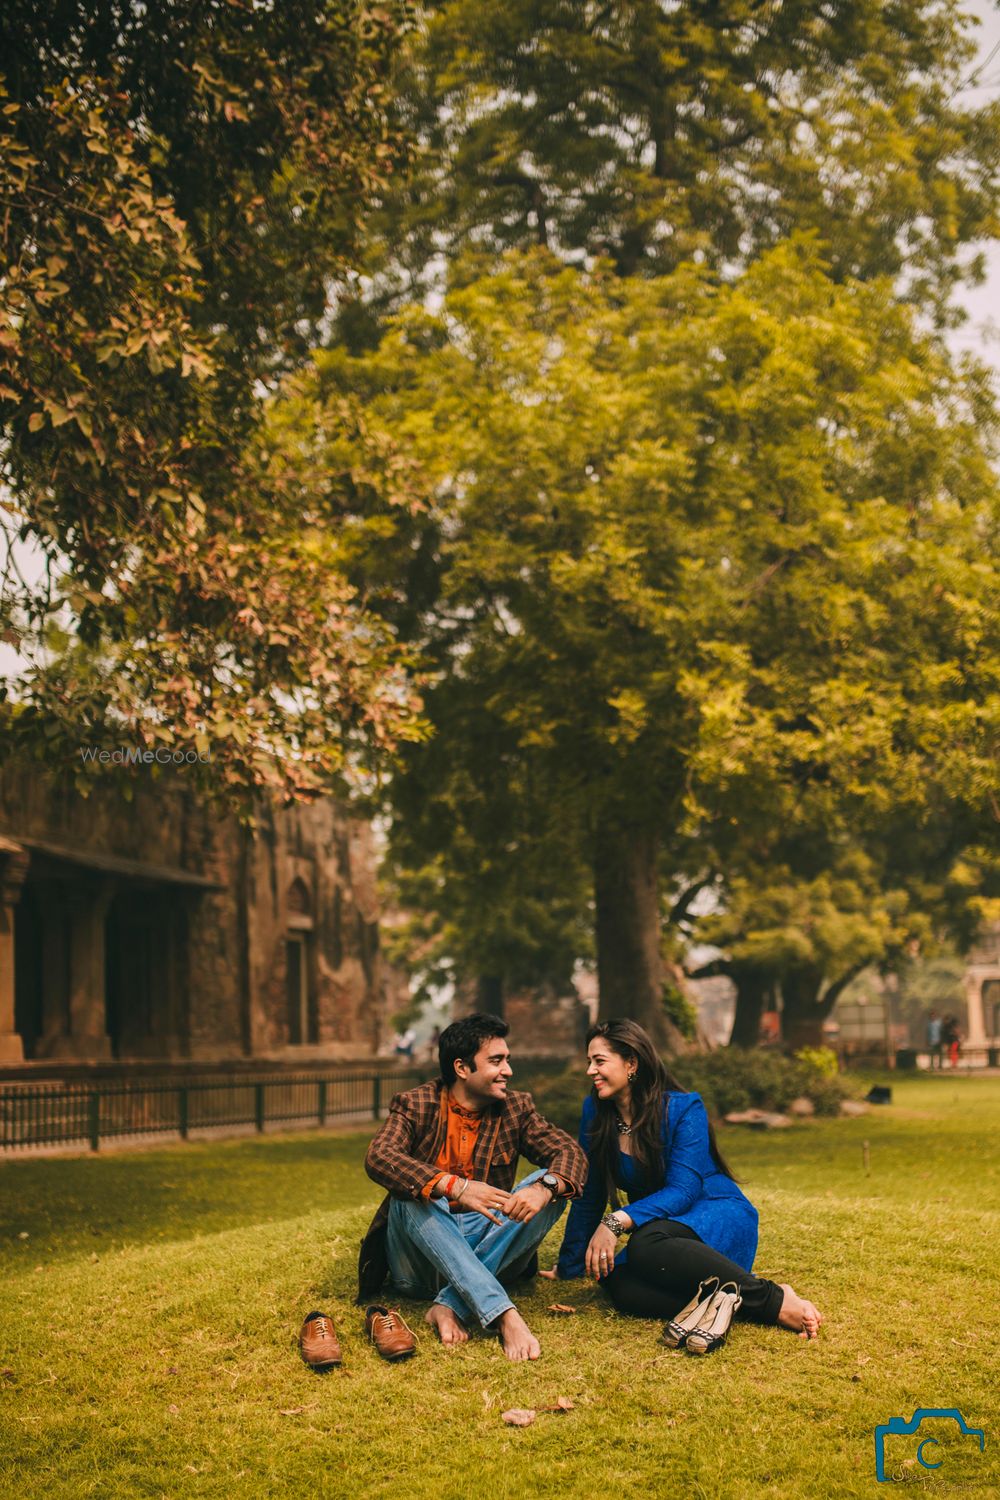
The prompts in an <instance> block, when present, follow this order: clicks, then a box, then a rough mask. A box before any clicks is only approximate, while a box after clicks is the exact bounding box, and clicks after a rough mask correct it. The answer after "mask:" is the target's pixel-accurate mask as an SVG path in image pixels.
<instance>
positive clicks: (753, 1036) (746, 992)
mask: <svg viewBox="0 0 1000 1500" xmlns="http://www.w3.org/2000/svg"><path fill="white" fill-rule="evenodd" d="M729 977H730V978H731V979H732V981H733V984H734V985H735V986H736V1015H735V1016H734V1017H733V1031H732V1035H731V1036H730V1038H729V1045H730V1047H756V1046H757V1044H758V1042H759V1041H760V1018H761V1016H762V1015H763V1014H764V1008H765V1002H766V1000H767V998H768V994H769V991H770V989H771V976H770V975H768V974H767V973H766V972H765V971H764V970H763V969H756V968H749V967H748V968H744V967H743V966H742V965H740V964H731V965H730V967H729Z"/></svg>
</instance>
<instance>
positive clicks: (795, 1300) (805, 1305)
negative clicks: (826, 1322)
mask: <svg viewBox="0 0 1000 1500" xmlns="http://www.w3.org/2000/svg"><path fill="white" fill-rule="evenodd" d="M778 1285H779V1286H780V1287H781V1290H782V1291H783V1292H784V1294H785V1296H784V1300H783V1301H782V1304H781V1311H780V1313H779V1314H778V1322H779V1323H780V1324H781V1326H782V1328H790V1329H791V1330H792V1332H793V1333H797V1334H798V1336H799V1338H801V1339H814V1338H815V1337H816V1335H817V1334H818V1333H819V1325H820V1324H821V1323H822V1321H823V1314H822V1313H821V1312H820V1310H819V1308H818V1307H817V1306H816V1305H815V1303H813V1302H807V1301H806V1299H805V1298H804V1297H800V1296H799V1294H798V1293H797V1292H795V1291H793V1290H792V1288H791V1287H790V1286H789V1285H788V1284H787V1282H784V1281H780V1282H779V1283H778Z"/></svg>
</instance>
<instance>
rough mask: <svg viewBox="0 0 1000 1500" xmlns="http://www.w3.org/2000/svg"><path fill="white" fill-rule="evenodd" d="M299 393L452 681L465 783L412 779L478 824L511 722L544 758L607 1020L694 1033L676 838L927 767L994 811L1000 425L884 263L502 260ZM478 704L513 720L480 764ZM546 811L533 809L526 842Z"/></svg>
mask: <svg viewBox="0 0 1000 1500" xmlns="http://www.w3.org/2000/svg"><path fill="white" fill-rule="evenodd" d="M457 279H459V280H462V279H463V278H457ZM349 399H353V400H354V401H356V402H357V403H358V405H359V407H360V408H363V423H362V420H361V417H360V416H359V418H358V432H359V435H358V436H357V437H356V438H354V439H352V438H351V437H349V436H348V435H347V433H346V428H345V424H344V420H343V410H344V402H345V400H349ZM291 409H292V410H294V411H296V412H298V413H299V418H298V421H299V423H300V425H301V427H302V428H303V429H306V430H308V431H309V433H310V434H311V438H310V440H311V441H315V435H316V433H317V432H322V433H325V435H326V446H325V448H324V450H323V451H324V462H325V464H326V466H327V467H328V469H329V471H330V473H331V475H333V476H339V477H340V479H341V482H343V483H345V484H347V483H348V482H350V483H353V485H354V497H355V507H356V514H355V519H354V521H353V523H352V524H350V525H348V526H347V527H346V529H345V539H344V545H345V548H346V549H347V550H348V551H350V552H353V554H354V556H355V559H356V566H357V567H358V568H359V570H360V571H361V572H363V573H364V575H365V576H366V577H367V578H368V579H369V580H370V583H371V586H372V588H373V590H375V588H376V581H377V579H378V577H379V570H380V569H381V570H382V572H381V576H382V578H383V580H384V583H383V590H382V594H381V598H380V600H379V602H380V605H381V607H382V609H383V610H384V612H385V614H386V615H387V617H388V618H390V619H392V620H393V621H394V623H395V624H396V625H397V627H398V628H400V629H404V630H405V631H406V633H407V635H408V636H409V637H410V638H411V639H412V640H414V641H415V642H417V643H419V645H420V648H421V650H422V652H423V654H424V658H425V661H426V662H427V664H428V667H429V669H430V671H431V674H432V678H436V679H437V685H435V683H434V682H433V681H432V685H431V686H430V688H429V690H428V695H427V703H428V716H429V718H430V721H431V723H432V725H433V726H434V727H435V728H436V730H437V731H438V734H439V735H440V736H441V737H442V738H443V739H444V741H445V743H446V744H447V745H449V746H457V747H458V748H455V749H453V750H452V751H451V753H452V754H453V755H454V758H455V765H456V775H455V777H453V778H451V779H447V772H448V767H447V758H445V759H444V760H442V757H440V756H439V757H438V758H437V760H436V762H435V764H436V766H437V772H436V785H437V791H435V778H434V777H431V778H428V779H424V780H421V756H420V754H418V753H415V754H414V755H413V756H412V757H411V760H410V770H411V775H413V776H415V777H416V778H417V785H418V787H422V788H423V789H424V791H425V792H426V793H427V794H428V795H429V796H431V797H432V798H435V797H436V798H437V800H438V803H439V805H441V806H442V807H444V806H446V798H447V797H450V798H451V799H452V804H451V806H452V810H451V813H450V819H451V824H452V826H453V827H455V828H456V829H457V828H466V827H469V826H471V825H470V823H469V822H468V821H463V820H462V818H461V817H460V815H459V812H458V802H457V801H456V793H459V794H460V787H461V780H460V778H461V777H462V776H465V777H466V778H468V776H469V774H470V769H471V771H472V775H473V783H472V785H473V789H474V793H475V796H476V797H477V798H481V797H482V796H483V795H484V794H486V795H488V787H489V783H490V778H491V777H492V778H497V777H502V776H505V775H509V774H510V772H509V769H508V770H507V771H504V770H503V769H502V766H501V763H500V761H499V760H498V759H497V758H495V757H494V756H493V753H492V749H491V745H492V744H493V743H496V744H498V745H502V747H503V755H504V756H505V757H506V759H507V762H508V768H509V766H510V765H511V764H514V765H516V766H517V767H518V775H519V776H521V777H524V778H527V777H528V774H529V768H530V774H531V778H532V779H533V783H534V784H535V785H537V786H538V787H540V788H542V790H543V794H544V795H545V796H547V797H548V799H549V801H550V804H551V805H552V806H553V807H557V808H558V811H559V816H560V818H561V819H562V820H563V821H564V822H565V823H566V824H567V825H568V826H569V827H570V828H572V829H573V830H574V835H573V837H572V838H571V839H568V840H567V841H566V843H567V847H569V848H571V849H572V850H574V856H573V857H574V858H582V859H585V860H586V862H587V863H588V865H589V867H590V870H591V888H592V891H593V900H594V926H595V929H596V938H597V957H598V971H599V977H600V983H601V994H602V1006H603V1007H604V1008H605V1010H621V1009H626V1010H628V1011H629V1012H630V1013H631V1014H634V1015H637V1016H639V1017H641V1018H643V1019H644V1020H646V1021H647V1022H648V1023H649V1024H650V1025H651V1026H652V1027H653V1029H654V1030H657V1031H660V1032H661V1033H662V1034H665V1035H666V1037H667V1039H668V1040H676V1033H674V1032H673V1031H672V1030H671V1029H670V1027H669V1026H668V1025H667V1024H666V1023H665V1020H664V1016H663V1011H662V1006H661V998H662V992H663V985H664V973H663V964H662V954H661V947H660V925H659V924H660V894H659V873H660V865H661V860H663V858H664V845H665V844H666V845H667V846H668V847H669V846H670V845H672V844H673V845H674V847H675V848H676V851H677V856H678V861H680V859H681V856H682V854H683V855H684V856H685V857H686V856H687V855H688V854H689V845H690V840H691V838H692V837H694V836H695V835H696V834H697V831H698V829H699V827H700V826H702V825H703V824H704V822H705V820H706V819H707V818H724V819H733V820H737V821H738V820H739V818H740V817H741V815H743V814H745V813H746V811H747V803H746V799H747V797H748V796H750V797H752V798H753V799H754V800H753V805H752V807H751V809H750V811H751V813H752V816H753V817H754V818H760V817H764V818H765V819H768V820H771V821H773V822H776V823H778V822H782V821H784V822H789V821H792V822H794V820H795V819H796V818H798V817H806V816H808V817H809V818H814V817H815V815H816V806H817V804H818V802H820V801H822V800H824V799H825V800H827V801H828V802H829V803H830V805H831V807H837V808H839V809H840V810H841V815H842V811H843V809H844V808H845V807H846V806H847V805H848V804H849V803H850V802H851V801H853V802H854V803H855V804H856V806H857V808H858V809H859V815H861V816H872V815H874V810H876V809H878V808H880V807H882V806H884V805H885V804H887V803H890V802H891V801H892V800H893V799H894V798H899V797H901V796H903V795H904V794H905V793H906V789H907V788H909V789H911V790H912V789H914V788H917V787H920V786H922V785H926V784H929V783H930V784H933V785H934V786H936V787H940V788H942V789H943V791H942V795H944V794H945V793H947V795H950V796H953V797H955V798H956V799H958V800H961V801H962V802H963V805H965V806H966V807H968V808H970V809H972V810H973V813H974V814H981V813H983V812H988V810H989V807H990V798H991V797H995V796H996V792H997V776H998V761H997V755H996V748H997V728H998V722H997V703H998V701H1000V699H998V695H997V687H998V682H1000V677H998V672H1000V648H998V639H997V631H998V625H997V621H998V613H997V608H996V605H997V599H996V589H997V580H996V571H995V568H994V567H993V565H992V559H993V556H994V553H995V545H996V534H997V533H996V527H997V486H996V481H995V479H994V476H993V474H992V471H991V469H990V465H989V445H990V442H991V435H992V433H993V431H994V428H995V417H994V414H993V408H992V406H991V404H990V400H989V392H988V390H986V389H985V388H984V387H983V386H982V384H981V382H980V381H979V378H978V376H977V375H976V373H975V372H974V371H971V372H969V373H967V374H964V375H963V374H962V373H960V372H958V371H956V370H955V369H954V368H953V367H952V366H951V364H950V363H949V361H948V360H947V358H946V357H945V356H944V355H943V354H942V353H941V351H940V348H939V347H938V346H937V345H936V344H935V343H934V341H933V339H932V338H930V337H929V336H926V335H922V334H921V333H920V332H919V331H918V328H917V326H916V320H915V318H914V317H913V315H912V314H910V313H909V312H907V310H906V309H905V308H903V307H901V306H900V305H899V304H898V303H897V302H896V301H895V300H894V298H893V296H892V294H891V290H890V288H889V287H888V286H887V285H886V284H884V283H879V284H873V285H870V286H867V285H865V284H863V283H860V282H846V283H842V284H838V283H837V282H835V281H834V280H833V279H832V278H831V277H830V275H829V273H828V269H827V268H826V266H825V265H824V264H823V261H822V257H821V255H820V254H819V252H818V251H817V250H816V248H815V246H813V245H811V244H810V243H809V242H808V241H805V242H801V241H800V242H798V243H795V244H792V245H789V246H785V247H782V248H780V249H779V250H777V251H775V252H772V253H771V254H769V255H767V256H765V257H764V258H763V259H762V260H761V261H760V262H758V263H757V264H756V265H755V266H753V267H752V268H751V269H750V270H749V271H748V272H747V273H746V275H745V276H744V277H743V278H741V279H740V280H739V281H737V282H736V283H728V282H726V281H725V280H723V279H721V278H719V277H718V276H715V275H712V274H711V273H709V272H708V271H705V270H698V269H697V268H694V267H691V266H687V267H682V268H680V269H679V270H678V271H677V272H675V273H674V274H672V275H670V276H667V277H663V278H655V279H649V280H643V279H639V278H625V279H623V278H620V277H617V276H615V275H613V274H611V273H610V272H609V271H608V270H602V269H597V270H596V271H595V272H594V273H593V274H586V273H583V274H581V273H579V272H577V271H575V270H569V269H566V268H564V267H562V266H560V264H559V263H558V262H557V261H556V260H554V259H553V258H551V257H550V256H548V255H546V254H545V253H544V252H538V253H536V254H535V255H534V256H530V257H528V258H527V259H524V258H519V257H512V258H511V259H510V260H509V261H508V262H507V263H506V264H505V265H504V266H502V267H501V268H499V269H498V270H496V271H495V272H494V273H493V274H487V275H485V276H483V277H481V278H479V279H472V277H471V275H469V276H468V277H467V278H465V280H464V284H463V285H461V286H460V287H458V288H456V290H455V291H454V292H453V293H452V294H450V295H449V296H448V297H447V298H446V300H445V302H444V305H443V307H442V308H441V310H440V311H439V312H437V313H431V312H428V311H427V310H425V309H422V308H418V307H415V308H410V309H408V310H406V311H405V312H404V313H403V314H401V315H400V317H399V318H398V319H397V320H396V322H395V324H394V325H393V327H392V328H391V330H390V332H389V334H388V335H387V336H386V338H385V339H384V340H383V341H382V343H381V345H380V346H379V348H378V349H377V350H375V351H373V352H371V353H369V354H367V355H361V356H351V355H349V354H347V353H346V352H345V351H344V350H342V349H341V350H334V351H331V352H329V353H327V354H324V355H321V356H319V357H318V360H317V373H316V375H315V377H313V378H312V379H311V380H310V381H309V382H308V383H307V384H306V385H305V386H303V387H300V389H299V391H298V393H297V395H296V396H295V398H294V399H293V400H292V402H291ZM328 414H329V415H328ZM362 428H363V430H362ZM289 430H295V429H294V424H292V425H291V427H290V429H289ZM371 452H374V453H376V454H378V455H379V462H378V464H376V465H373V464H371V463H370V462H366V461H365V455H366V454H369V453H371ZM401 497H405V498H406V499H407V500H408V502H409V503H408V505H406V506H403V505H401V504H400V499H401ZM376 597H377V595H375V594H374V593H373V598H376ZM477 703H479V704H482V705H483V706H484V709H485V711H486V719H485V720H484V722H489V721H490V720H492V721H494V722H496V723H497V724H498V725H499V726H500V728H501V731H502V732H501V734H500V735H499V736H498V737H495V740H490V739H484V738H480V740H479V741H478V744H479V750H478V753H477V752H476V750H475V749H474V748H473V740H472V737H471V735H470V731H474V729H475V726H476V717H475V714H476V704H477ZM456 705H458V711H457V712H456ZM477 770H478V777H479V778H480V779H479V780H478V782H477V781H475V776H476V773H477ZM442 777H444V778H446V780H445V783H444V786H443V785H442V780H441V778H442ZM408 795H410V796H411V797H413V796H415V795H418V793H414V792H413V791H412V790H411V791H410V792H409V794H408ZM459 800H460V797H459ZM912 801H913V805H914V807H915V809H916V815H917V816H919V815H920V813H919V807H920V804H919V799H918V798H916V797H914V798H913V799H912ZM531 808H532V803H531V801H530V799H529V800H528V802H527V804H526V807H525V813H526V816H525V818H524V819H523V821H522V820H520V819H519V817H518V810H517V803H516V799H512V802H511V804H510V818H511V826H510V830H509V836H508V839H507V840H506V841H505V842H506V843H507V844H508V845H510V844H513V846H514V849H515V851H516V848H517V840H518V838H525V839H530V838H531V835H532V816H531ZM741 809H742V814H741ZM800 809H802V810H801V811H800ZM675 841H676V842H675ZM493 854H494V857H496V858H503V857H504V855H503V854H501V852H500V851H499V849H498V848H497V849H494V851H493ZM667 860H668V867H670V865H671V863H672V861H671V860H670V858H669V855H668V856H667ZM680 867H681V866H680V864H679V863H678V868H680ZM569 878H570V879H574V878H575V872H574V870H573V868H572V866H570V868H569Z"/></svg>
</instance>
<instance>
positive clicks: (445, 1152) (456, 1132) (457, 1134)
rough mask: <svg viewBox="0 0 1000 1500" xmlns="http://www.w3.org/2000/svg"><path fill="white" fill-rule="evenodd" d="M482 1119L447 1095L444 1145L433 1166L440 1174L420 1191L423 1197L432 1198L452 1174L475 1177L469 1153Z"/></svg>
mask: <svg viewBox="0 0 1000 1500" xmlns="http://www.w3.org/2000/svg"><path fill="white" fill-rule="evenodd" d="M482 1119H483V1117H482V1115H474V1114H473V1113H472V1111H471V1110H470V1109H463V1108H462V1106H461V1105H460V1104H456V1103H455V1100H454V1099H453V1098H452V1095H451V1093H450V1092H449V1093H448V1124H447V1129H446V1131H445V1137H444V1145H443V1146H442V1147H441V1150H440V1151H439V1152H438V1158H437V1161H436V1162H435V1163H434V1165H435V1166H436V1167H441V1168H442V1170H441V1171H440V1172H439V1173H438V1175H437V1176H436V1177H432V1178H431V1180H430V1182H429V1183H428V1184H427V1186H426V1187H425V1188H424V1190H423V1197H425V1198H429V1197H430V1196H431V1194H432V1193H433V1191H434V1189H435V1187H436V1186H437V1184H438V1183H439V1182H440V1181H441V1179H442V1177H449V1176H451V1175H452V1174H454V1175H455V1176H457V1177H474V1176H475V1173H474V1171H473V1167H472V1153H473V1152H474V1151H475V1149H476V1142H477V1141H478V1139H479V1127H480V1125H481V1124H482Z"/></svg>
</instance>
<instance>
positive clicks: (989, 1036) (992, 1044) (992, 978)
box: [965, 922, 1000, 1050]
mask: <svg viewBox="0 0 1000 1500" xmlns="http://www.w3.org/2000/svg"><path fill="white" fill-rule="evenodd" d="M965 1003H966V1006H967V1014H968V1021H969V1028H968V1037H967V1039H966V1040H967V1043H968V1046H970V1047H986V1048H989V1049H993V1050H995V1049H997V1048H1000V922H990V923H987V924H986V925H985V926H984V927H983V928H982V929H981V931H980V933H979V936H978V937H977V939H976V942H975V945H974V946H973V948H972V951H971V952H970V953H969V955H968V958H967V960H966V970H965Z"/></svg>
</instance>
